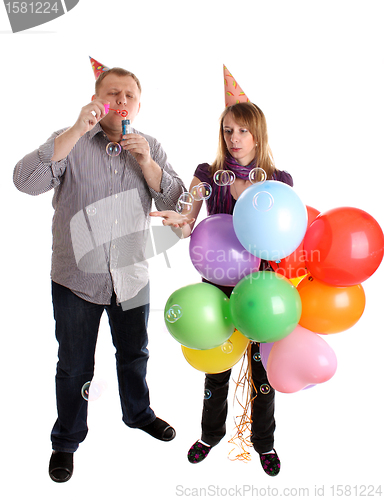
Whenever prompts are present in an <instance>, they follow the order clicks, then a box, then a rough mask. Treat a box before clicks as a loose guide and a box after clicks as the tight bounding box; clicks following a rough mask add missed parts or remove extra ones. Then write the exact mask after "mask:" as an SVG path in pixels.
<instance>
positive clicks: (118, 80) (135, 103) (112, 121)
mask: <svg viewBox="0 0 384 500" xmlns="http://www.w3.org/2000/svg"><path fill="white" fill-rule="evenodd" d="M94 97H99V98H101V99H105V100H106V101H109V102H110V107H111V108H113V109H118V110H123V109H125V110H127V111H128V116H127V117H126V118H127V119H129V120H131V123H132V122H133V120H134V119H135V117H136V115H137V113H138V112H139V109H140V90H139V88H138V86H137V83H136V82H135V80H134V79H133V78H132V77H131V76H118V75H114V74H111V75H108V76H106V77H105V78H104V80H103V81H102V82H101V85H100V87H99V89H98V92H97V94H96V95H95V96H94ZM122 119H123V118H122V117H121V115H119V114H118V113H116V112H115V111H110V112H109V113H108V114H107V116H105V117H104V118H103V119H102V120H101V121H100V123H101V125H104V126H106V127H108V128H112V129H114V128H116V129H121V120H122Z"/></svg>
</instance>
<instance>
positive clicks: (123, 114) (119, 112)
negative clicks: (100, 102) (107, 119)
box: [104, 104, 128, 118]
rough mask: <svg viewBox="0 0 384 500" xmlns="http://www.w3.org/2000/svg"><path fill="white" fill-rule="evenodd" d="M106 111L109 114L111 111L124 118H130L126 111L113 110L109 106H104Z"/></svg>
mask: <svg viewBox="0 0 384 500" xmlns="http://www.w3.org/2000/svg"><path fill="white" fill-rule="evenodd" d="M104 109H105V112H106V113H108V112H109V111H115V113H117V114H118V115H121V116H122V117H123V118H125V117H126V116H128V111H127V110H126V109H112V108H110V107H109V104H104Z"/></svg>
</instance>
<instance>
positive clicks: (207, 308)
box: [164, 283, 234, 349]
mask: <svg viewBox="0 0 384 500" xmlns="http://www.w3.org/2000/svg"><path fill="white" fill-rule="evenodd" d="M164 320H165V324H166V326H167V329H168V331H169V333H170V334H171V335H172V336H173V337H174V338H175V339H176V340H177V341H178V342H180V344H182V345H184V346H186V347H190V348H191V349H213V348H214V347H217V346H219V345H221V344H223V343H224V342H225V341H226V340H228V339H229V337H230V336H231V335H232V333H233V331H234V326H233V324H232V320H231V317H230V312H229V298H228V297H227V296H226V295H225V293H224V292H222V291H221V290H220V289H219V288H217V287H216V286H214V285H210V284H209V283H196V284H193V285H188V286H184V287H182V288H179V289H178V290H176V291H175V292H173V293H172V295H170V297H169V299H168V300H167V303H166V305H165V308H164Z"/></svg>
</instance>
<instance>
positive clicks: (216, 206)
mask: <svg viewBox="0 0 384 500" xmlns="http://www.w3.org/2000/svg"><path fill="white" fill-rule="evenodd" d="M254 168H261V169H263V170H264V171H265V173H266V175H267V178H268V179H272V180H277V181H281V182H285V183H286V184H289V185H290V186H292V185H293V182H292V177H291V176H290V174H288V173H287V172H284V171H279V170H277V169H276V167H275V166H274V162H273V157H272V153H271V150H270V147H269V145H268V133H267V124H266V120H265V116H264V114H263V112H262V111H261V110H260V109H259V108H258V107H257V106H256V105H255V104H252V103H250V102H247V103H238V104H234V105H233V106H228V107H227V108H226V109H225V111H224V112H223V113H222V115H221V120H220V134H219V148H218V153H217V157H216V159H215V161H214V162H213V164H212V165H208V164H207V163H203V164H201V165H199V166H198V167H197V169H196V171H195V175H194V177H193V179H192V182H191V186H190V192H192V190H193V188H194V186H197V185H198V184H200V183H201V182H206V183H209V184H210V186H211V188H212V194H211V196H210V197H209V198H208V199H207V200H206V201H207V212H208V215H213V214H217V213H228V214H232V213H233V209H234V206H235V203H236V200H237V199H238V198H239V196H240V195H241V193H242V192H243V191H244V190H245V189H246V188H247V187H249V186H251V185H252V183H251V181H250V180H249V173H250V171H251V170H252V169H254ZM219 170H230V171H232V172H233V173H234V174H235V180H234V182H233V183H232V184H231V185H229V186H219V185H217V184H216V183H215V182H214V180H213V178H214V175H215V173H216V172H217V171H219ZM202 203H203V201H195V202H194V204H193V207H192V211H191V212H190V213H189V214H188V215H182V214H178V213H176V212H172V211H165V212H152V213H151V215H152V216H161V217H164V220H163V224H164V225H171V226H173V227H179V228H181V229H182V232H183V236H184V237H188V236H190V234H191V232H192V229H193V225H194V222H195V220H196V219H197V216H198V214H199V212H200V209H201V205H202ZM267 267H268V262H266V261H261V265H260V269H266V268H267ZM203 281H206V280H203ZM215 286H218V285H215ZM218 287H219V288H220V289H221V290H222V291H223V292H224V293H226V295H227V296H228V297H229V296H230V294H231V292H232V290H233V288H232V287H223V286H218ZM249 350H250V353H249V356H248V359H249V360H250V363H249V364H250V366H248V369H249V371H251V374H252V382H253V387H254V388H253V390H252V396H251V420H252V424H251V442H252V444H253V447H254V449H255V450H256V451H257V452H258V453H259V455H260V461H261V464H262V466H263V469H264V471H265V472H266V473H267V474H268V475H270V476H275V475H277V474H278V473H279V470H280V460H279V457H278V455H277V453H276V451H275V450H274V448H273V445H274V438H273V434H274V430H275V419H274V399H275V391H274V390H273V388H271V387H270V386H269V382H268V379H267V375H266V372H265V369H264V367H263V365H262V363H261V361H260V354H259V343H257V342H254V343H252V344H251V345H250V348H249ZM230 374H231V370H228V371H225V372H223V373H218V374H206V376H205V394H206V395H209V397H205V398H204V403H203V415H202V435H201V439H199V440H198V441H196V442H195V443H194V444H193V445H192V447H191V448H190V450H189V452H188V460H189V461H190V462H191V463H199V462H201V461H202V460H204V459H205V458H206V457H207V455H208V453H209V451H210V450H211V448H212V447H213V446H215V445H216V444H218V443H219V442H220V440H221V439H222V438H223V437H224V435H225V432H226V425H225V421H226V417H227V409H228V403H227V396H228V385H229V378H230ZM262 385H264V388H265V387H267V390H264V391H260V390H259V388H260V387H261V386H262ZM255 389H256V390H255ZM268 389H269V390H268Z"/></svg>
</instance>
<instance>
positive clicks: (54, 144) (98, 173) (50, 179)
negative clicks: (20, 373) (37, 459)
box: [14, 68, 185, 482]
mask: <svg viewBox="0 0 384 500" xmlns="http://www.w3.org/2000/svg"><path fill="white" fill-rule="evenodd" d="M140 96H141V87H140V82H139V80H138V79H137V78H136V76H135V75H133V74H132V73H130V72H128V71H126V70H123V69H121V68H112V69H110V70H108V71H104V72H102V73H101V75H100V76H99V77H98V79H97V80H96V88H95V95H94V96H93V97H92V101H91V102H90V103H89V104H87V105H86V106H84V107H83V108H82V110H81V112H80V115H79V117H78V119H77V121H76V123H75V124H74V125H73V126H72V127H70V128H68V129H66V130H62V131H59V132H55V133H54V134H52V136H51V137H50V138H49V139H48V141H47V142H46V143H45V144H43V145H42V146H40V148H39V149H37V150H36V151H33V152H32V153H30V154H28V155H26V156H25V157H24V158H23V159H22V160H21V161H20V162H19V163H18V164H17V165H16V167H15V170H14V183H15V185H16V187H17V188H18V189H19V190H20V191H23V192H25V193H28V194H31V195H38V194H40V193H44V192H46V191H48V190H50V189H52V188H53V189H54V196H53V202H52V203H53V207H54V209H55V213H54V217H53V223H52V233H53V254H52V270H51V278H52V302H53V309H54V317H55V321H56V338H57V340H58V343H59V351H58V363H57V372H56V399H57V411H58V418H57V420H56V422H55V424H54V426H53V429H52V433H51V440H52V449H53V452H52V456H51V459H50V464H49V474H50V477H51V479H52V480H53V481H56V482H64V481H67V480H68V479H70V477H71V476H72V472H73V453H74V452H75V451H76V450H77V448H78V446H79V443H81V442H82V441H83V440H84V439H85V437H86V435H87V431H88V428H87V401H86V400H85V399H84V398H83V397H82V394H81V393H82V387H83V386H84V384H86V383H87V382H88V381H90V380H91V379H92V377H93V371H94V353H95V348H96V340H97V333H98V328H99V323H100V318H101V315H102V313H103V311H104V310H105V311H106V312H107V314H108V317H109V323H110V327H111V334H112V340H113V343H114V346H115V347H116V365H117V375H118V383H119V393H120V400H121V406H122V412H123V421H124V423H125V424H126V425H127V426H129V427H132V428H140V429H142V430H144V431H145V432H147V433H149V434H151V435H152V436H154V437H155V438H157V439H161V440H163V441H170V440H171V439H173V438H174V437H175V430H174V429H173V428H172V427H171V426H169V425H168V424H167V423H166V422H164V421H163V420H161V419H159V418H157V417H156V415H155V413H154V412H153V410H152V409H151V408H150V405H149V392H148V387H147V383H146V367H147V360H148V350H147V348H146V346H147V322H148V313H149V285H148V267H147V263H146V261H145V249H146V245H147V240H148V238H147V237H148V225H149V212H150V209H151V203H152V199H153V200H154V202H155V204H156V206H157V207H158V209H160V210H166V209H174V207H175V204H176V202H177V200H178V198H179V196H180V194H181V193H182V192H183V191H185V188H184V186H183V183H182V181H181V179H180V178H179V177H178V176H177V174H176V173H175V171H174V170H173V169H172V167H171V166H170V165H169V164H168V162H167V157H166V154H165V153H164V151H163V150H162V148H161V146H160V144H159V143H158V142H157V141H156V139H154V138H152V137H150V136H148V135H145V134H142V133H139V132H137V131H136V130H135V129H133V133H132V134H129V135H124V136H122V114H121V111H123V110H125V111H126V112H128V118H129V119H130V121H131V123H132V122H133V120H134V119H135V117H136V115H137V114H138V112H139V110H140ZM108 106H109V107H110V108H111V110H110V111H109V112H108V110H109V108H108ZM123 115H124V113H123ZM110 142H115V143H120V145H121V148H122V151H121V153H120V154H119V155H118V156H114V157H112V156H108V154H107V152H106V146H107V145H108V144H109V143H110Z"/></svg>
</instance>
